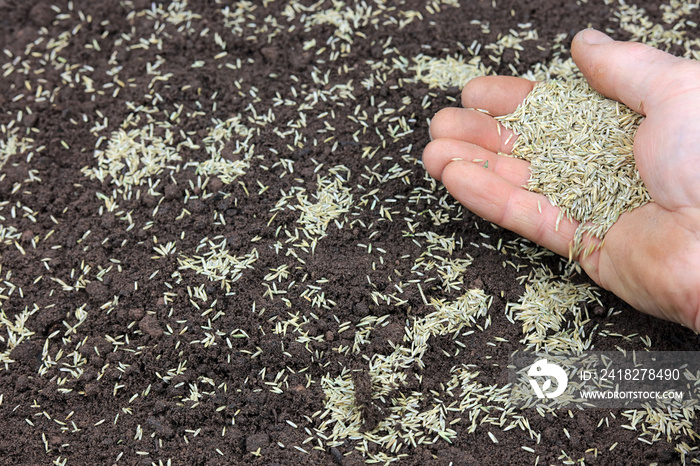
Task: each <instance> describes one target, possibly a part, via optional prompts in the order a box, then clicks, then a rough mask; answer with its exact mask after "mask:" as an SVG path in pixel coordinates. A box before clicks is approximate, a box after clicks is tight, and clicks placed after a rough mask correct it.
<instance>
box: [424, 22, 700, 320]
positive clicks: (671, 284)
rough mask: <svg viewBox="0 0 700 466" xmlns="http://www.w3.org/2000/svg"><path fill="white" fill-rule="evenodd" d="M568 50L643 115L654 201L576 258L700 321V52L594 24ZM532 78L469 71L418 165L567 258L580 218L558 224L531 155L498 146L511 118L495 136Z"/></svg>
mask: <svg viewBox="0 0 700 466" xmlns="http://www.w3.org/2000/svg"><path fill="white" fill-rule="evenodd" d="M571 53H572V56H573V59H574V61H575V62H576V64H577V65H578V67H579V69H580V70H581V71H582V72H583V74H584V76H585V78H586V79H587V80H588V82H589V84H591V86H593V88H595V89H596V90H597V91H598V92H600V93H601V94H603V95H605V96H607V97H609V98H611V99H615V100H618V101H620V102H622V103H624V104H626V105H627V106H628V107H630V108H631V109H633V110H635V111H638V112H640V113H642V114H644V115H645V116H646V118H645V120H644V121H643V122H642V124H641V125H640V127H639V129H638V131H637V134H636V137H635V140H634V156H635V161H636V163H637V168H638V169H639V172H640V175H641V176H642V179H643V180H644V183H645V185H646V187H647V189H648V191H649V193H650V194H651V196H652V198H653V199H654V202H653V203H650V204H646V205H644V206H642V207H640V208H638V209H635V210H633V211H631V212H628V213H625V214H623V215H621V216H620V218H619V219H618V221H617V222H616V223H615V224H614V225H613V226H612V228H611V229H610V230H609V231H608V233H607V236H606V237H605V241H604V242H603V244H602V247H600V248H599V249H597V250H596V251H595V252H593V253H592V254H590V255H589V256H587V257H575V258H574V259H576V260H578V261H579V262H580V264H581V266H582V268H583V269H584V270H585V271H586V273H587V274H588V275H589V276H590V277H591V278H592V279H593V280H594V281H595V282H596V283H597V284H599V285H600V286H601V287H603V288H606V289H608V290H610V291H612V292H613V293H615V294H616V295H617V296H619V297H620V298H622V299H623V300H625V301H626V302H627V303H629V304H630V305H632V306H633V307H635V308H636V309H638V310H640V311H643V312H646V313H648V314H651V315H654V316H657V317H660V318H663V319H666V320H670V321H673V322H678V323H680V324H683V325H685V326H687V327H689V328H691V329H693V330H695V331H696V332H697V331H700V62H696V61H691V60H686V59H682V58H677V57H674V56H672V55H670V54H667V53H665V52H662V51H660V50H658V49H655V48H652V47H649V46H646V45H643V44H640V43H632V42H619V41H613V40H612V39H611V38H610V37H608V36H606V35H605V34H603V33H601V32H599V31H596V30H593V29H587V30H584V31H581V32H579V33H578V34H577V35H576V37H575V38H574V40H573V42H572V45H571ZM534 84H535V83H534V82H532V81H528V80H525V79H522V78H516V77H506V76H489V77H480V78H476V79H472V80H471V81H469V82H468V83H467V85H466V86H465V87H464V89H463V90H462V105H463V106H464V108H446V109H443V110H441V111H440V112H438V113H437V115H435V117H434V118H433V120H432V121H431V124H430V135H431V138H432V141H431V142H430V143H429V144H428V145H427V146H426V148H425V150H424V152H423V163H424V165H425V167H426V169H427V170H428V172H429V173H430V175H432V176H433V177H434V178H436V179H437V180H440V181H442V183H443V184H444V185H445V187H446V188H447V190H448V191H449V192H450V193H451V194H452V196H454V197H455V199H457V200H458V201H459V202H460V203H462V204H463V205H464V206H465V207H467V208H468V209H469V210H471V211H472V212H474V213H476V214H477V215H479V216H481V217H483V218H484V219H486V220H488V221H491V222H493V223H496V224H499V225H501V226H502V227H504V228H507V229H509V230H512V231H514V232H516V233H518V234H520V235H522V236H524V237H525V238H528V239H530V240H532V241H534V242H536V243H538V244H540V245H542V246H544V247H546V248H548V249H550V250H552V251H554V252H555V253H558V254H561V255H562V256H567V257H568V255H569V244H570V242H571V241H572V239H573V237H574V231H575V230H576V227H577V223H576V222H574V221H571V222H570V221H562V222H561V223H560V225H559V228H558V230H557V228H555V225H556V219H557V216H558V213H559V209H558V208H556V207H554V206H552V205H550V203H549V201H548V200H547V199H546V198H545V197H544V196H543V195H541V194H537V193H534V192H531V191H528V190H527V189H526V188H524V187H523V186H525V185H526V184H527V180H528V178H529V168H528V165H529V164H528V162H526V161H524V160H519V159H515V158H512V157H507V156H504V155H498V152H503V153H506V154H507V153H509V152H510V150H511V148H512V145H513V141H514V140H515V137H511V140H510V141H508V138H509V136H511V133H510V132H509V130H507V129H505V128H504V127H501V128H500V134H499V131H498V127H497V125H498V123H497V122H496V120H494V119H493V117H492V116H500V115H506V114H508V113H511V112H512V111H513V110H515V108H516V107H517V106H518V104H519V103H521V102H522V101H523V99H524V98H525V96H527V94H528V93H529V92H530V91H531V90H532V87H533V85H534ZM477 108H478V109H483V110H487V111H488V113H489V114H485V113H482V112H478V111H476V110H474V109H477ZM490 115H491V116H490ZM515 136H517V135H515ZM474 160H477V162H474ZM479 160H480V161H479ZM484 161H488V165H486V166H485V163H484ZM538 201H539V205H540V206H541V210H542V212H540V211H539V207H538ZM592 242H593V243H596V244H597V243H598V240H597V239H595V238H590V237H587V238H585V240H584V245H585V246H587V245H589V244H593V243H592ZM585 246H584V250H585Z"/></svg>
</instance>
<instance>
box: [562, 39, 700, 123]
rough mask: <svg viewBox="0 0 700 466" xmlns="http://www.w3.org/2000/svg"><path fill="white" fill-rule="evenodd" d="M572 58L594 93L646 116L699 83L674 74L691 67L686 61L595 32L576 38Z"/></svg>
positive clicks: (680, 74) (651, 48) (572, 46)
mask: <svg viewBox="0 0 700 466" xmlns="http://www.w3.org/2000/svg"><path fill="white" fill-rule="evenodd" d="M571 55H572V56H573V59H574V61H575V62H576V65H578V67H579V69H580V70H581V72H582V73H583V75H584V76H585V78H586V80H588V82H589V84H590V85H591V86H592V87H593V88H594V89H595V90H597V91H598V92H600V93H601V94H603V95H605V96H606V97H609V98H611V99H615V100H618V101H620V102H622V103H624V104H625V105H627V106H628V107H629V108H631V109H633V110H635V111H637V112H640V113H643V114H647V112H649V111H651V110H652V109H654V108H655V107H659V106H661V105H662V104H663V103H664V102H665V101H666V100H667V99H668V98H669V96H672V95H674V94H675V95H677V94H678V93H679V92H682V91H684V90H687V88H688V86H689V85H696V83H697V80H689V79H683V77H684V75H686V73H679V72H677V71H676V72H674V71H673V70H674V69H677V68H679V67H684V66H688V63H687V60H683V59H680V58H677V57H674V56H673V55H671V54H668V53H666V52H662V51H661V50H658V49H655V48H653V47H650V46H648V45H645V44H641V43H638V42H620V41H614V40H613V39H612V38H610V37H609V36H607V35H605V34H603V33H602V32H600V31H596V30H595V29H585V30H583V31H581V32H579V33H578V34H576V36H575V37H574V40H573V42H572V44H571Z"/></svg>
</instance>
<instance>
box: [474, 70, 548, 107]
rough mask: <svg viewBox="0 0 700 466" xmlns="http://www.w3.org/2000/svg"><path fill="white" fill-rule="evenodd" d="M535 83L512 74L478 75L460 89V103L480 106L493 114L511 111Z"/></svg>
mask: <svg viewBox="0 0 700 466" xmlns="http://www.w3.org/2000/svg"><path fill="white" fill-rule="evenodd" d="M535 84H537V83H536V82H535V81H530V80H528V79H524V78H516V77H514V76H479V77H478V78H474V79H471V80H470V81H469V82H467V84H466V85H465V86H464V88H463V89H462V105H463V106H464V107H465V108H480V109H483V110H486V111H488V112H489V114H491V115H493V116H502V115H508V114H509V113H513V112H514V111H515V109H516V108H517V107H518V105H520V104H521V103H522V101H523V100H524V99H525V97H526V96H527V95H528V94H529V93H530V91H532V88H533V87H534V86H535Z"/></svg>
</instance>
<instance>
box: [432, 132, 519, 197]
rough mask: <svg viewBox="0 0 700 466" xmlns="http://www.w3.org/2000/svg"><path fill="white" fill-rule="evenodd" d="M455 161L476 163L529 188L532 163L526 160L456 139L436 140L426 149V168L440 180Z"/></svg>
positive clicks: (511, 181) (515, 184)
mask: <svg viewBox="0 0 700 466" xmlns="http://www.w3.org/2000/svg"><path fill="white" fill-rule="evenodd" d="M455 160H464V161H466V162H472V163H475V164H477V165H480V166H481V167H484V168H486V169H487V170H489V171H492V172H494V173H495V174H496V175H498V176H500V177H501V178H503V179H505V180H506V181H507V182H509V183H510V184H512V185H514V186H526V185H527V181H528V180H529V179H530V164H529V162H526V161H525V160H521V159H516V158H513V157H508V156H506V155H498V154H495V153H493V152H491V151H489V150H486V149H484V148H483V147H481V146H478V145H476V144H472V143H470V142H465V141H459V140H456V139H435V140H434V141H432V142H430V143H429V144H428V145H427V146H426V147H425V149H424V150H423V165H425V168H426V170H428V173H430V175H431V176H432V177H433V178H435V179H437V180H438V181H439V180H441V179H442V171H443V170H444V169H445V167H446V166H447V165H448V164H449V163H450V162H453V161H455Z"/></svg>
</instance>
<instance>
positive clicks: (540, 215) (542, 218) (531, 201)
mask: <svg viewBox="0 0 700 466" xmlns="http://www.w3.org/2000/svg"><path fill="white" fill-rule="evenodd" d="M442 182H443V183H444V185H445V187H446V188H447V190H448V191H449V192H450V194H452V196H453V197H454V198H455V199H457V200H458V201H459V202H460V203H461V204H462V205H464V206H465V207H466V208H467V209H469V210H471V211H472V212H474V213H475V214H477V215H478V216H480V217H482V218H484V219H486V220H488V221H489V222H493V223H496V224H498V225H500V226H502V227H504V228H507V229H508V230H511V231H513V232H515V233H518V234H519V235H521V236H524V237H525V238H527V239H529V240H531V241H534V242H536V243H538V244H540V245H541V246H544V247H546V248H547V249H550V250H552V251H554V252H555V253H557V254H560V255H562V256H565V257H568V256H569V244H570V243H571V241H572V240H573V238H574V233H575V231H576V227H577V226H578V223H577V222H574V221H571V220H568V219H566V218H562V219H561V220H560V221H559V222H557V218H558V216H559V212H560V210H559V209H558V208H557V207H554V206H553V205H551V204H550V203H549V201H548V200H547V198H546V197H545V196H543V195H542V194H537V193H534V192H531V191H528V190H526V189H523V188H520V187H518V186H515V185H513V184H511V183H509V182H508V181H506V180H505V179H504V178H502V177H500V176H498V175H497V174H496V173H494V172H493V171H489V170H484V169H483V168H482V167H480V166H478V165H476V164H474V163H467V162H460V161H458V162H452V163H450V164H448V165H447V166H446V167H445V169H444V170H443V172H442Z"/></svg>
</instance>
